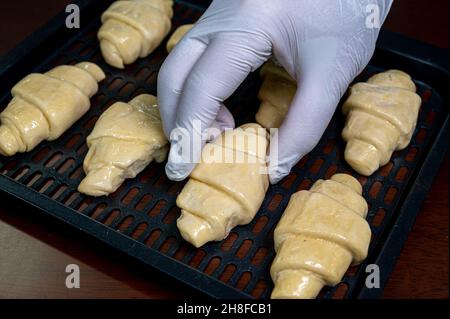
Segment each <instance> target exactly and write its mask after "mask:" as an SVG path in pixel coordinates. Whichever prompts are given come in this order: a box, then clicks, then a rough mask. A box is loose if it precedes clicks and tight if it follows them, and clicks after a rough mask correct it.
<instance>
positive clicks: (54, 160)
mask: <svg viewBox="0 0 450 319" xmlns="http://www.w3.org/2000/svg"><path fill="white" fill-rule="evenodd" d="M62 156H63V155H62V153H61V152H57V153H55V154H53V155H52V156H51V157H50V158H49V159H48V160H47V161H46V162H45V164H44V165H45V167H53V166H54V165H55V164H56V163H57V162H58V161H59V160H60V159H61V158H62Z"/></svg>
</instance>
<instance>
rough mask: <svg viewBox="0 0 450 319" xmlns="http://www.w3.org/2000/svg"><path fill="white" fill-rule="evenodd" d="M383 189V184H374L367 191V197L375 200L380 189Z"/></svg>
mask: <svg viewBox="0 0 450 319" xmlns="http://www.w3.org/2000/svg"><path fill="white" fill-rule="evenodd" d="M382 187H383V184H382V183H381V182H375V183H373V184H372V187H371V188H370V190H369V195H370V197H372V198H377V196H378V193H379V192H380V190H381V188H382Z"/></svg>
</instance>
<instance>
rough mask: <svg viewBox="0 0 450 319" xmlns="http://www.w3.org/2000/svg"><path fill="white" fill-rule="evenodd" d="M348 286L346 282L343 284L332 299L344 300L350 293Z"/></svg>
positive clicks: (335, 291) (337, 288)
mask: <svg viewBox="0 0 450 319" xmlns="http://www.w3.org/2000/svg"><path fill="white" fill-rule="evenodd" d="M348 288H349V287H348V285H347V284H346V283H345V282H341V283H340V284H339V285H337V287H336V289H335V290H334V293H333V297H332V299H344V298H345V296H346V295H347V292H348Z"/></svg>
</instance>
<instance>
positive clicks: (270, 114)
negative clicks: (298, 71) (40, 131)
mask: <svg viewBox="0 0 450 319" xmlns="http://www.w3.org/2000/svg"><path fill="white" fill-rule="evenodd" d="M261 77H262V79H263V84H262V86H261V89H260V91H259V95H258V98H259V100H260V101H261V105H260V107H259V110H258V112H257V113H256V121H257V122H258V123H259V124H261V125H262V126H264V127H265V128H268V129H270V128H279V127H280V126H281V123H282V122H283V120H284V118H285V116H286V113H287V112H288V110H289V106H290V105H291V102H292V100H293V99H294V96H295V92H296V91H297V83H296V82H295V80H294V79H293V78H292V77H291V76H290V75H289V74H288V73H287V72H286V71H285V70H284V68H282V67H281V66H278V65H277V64H275V63H274V62H273V61H269V62H267V63H266V64H264V66H263V67H262V68H261Z"/></svg>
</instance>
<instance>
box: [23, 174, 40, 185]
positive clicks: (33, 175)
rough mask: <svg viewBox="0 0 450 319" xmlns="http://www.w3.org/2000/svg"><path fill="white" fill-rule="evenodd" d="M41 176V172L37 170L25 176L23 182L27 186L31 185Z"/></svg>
mask: <svg viewBox="0 0 450 319" xmlns="http://www.w3.org/2000/svg"><path fill="white" fill-rule="evenodd" d="M41 177H42V174H41V173H39V172H37V173H34V174H32V175H31V176H30V177H29V178H27V181H26V182H25V183H26V185H27V186H28V187H31V186H33V184H34V183H36V182H37V181H38V180H39V179H40V178H41Z"/></svg>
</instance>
